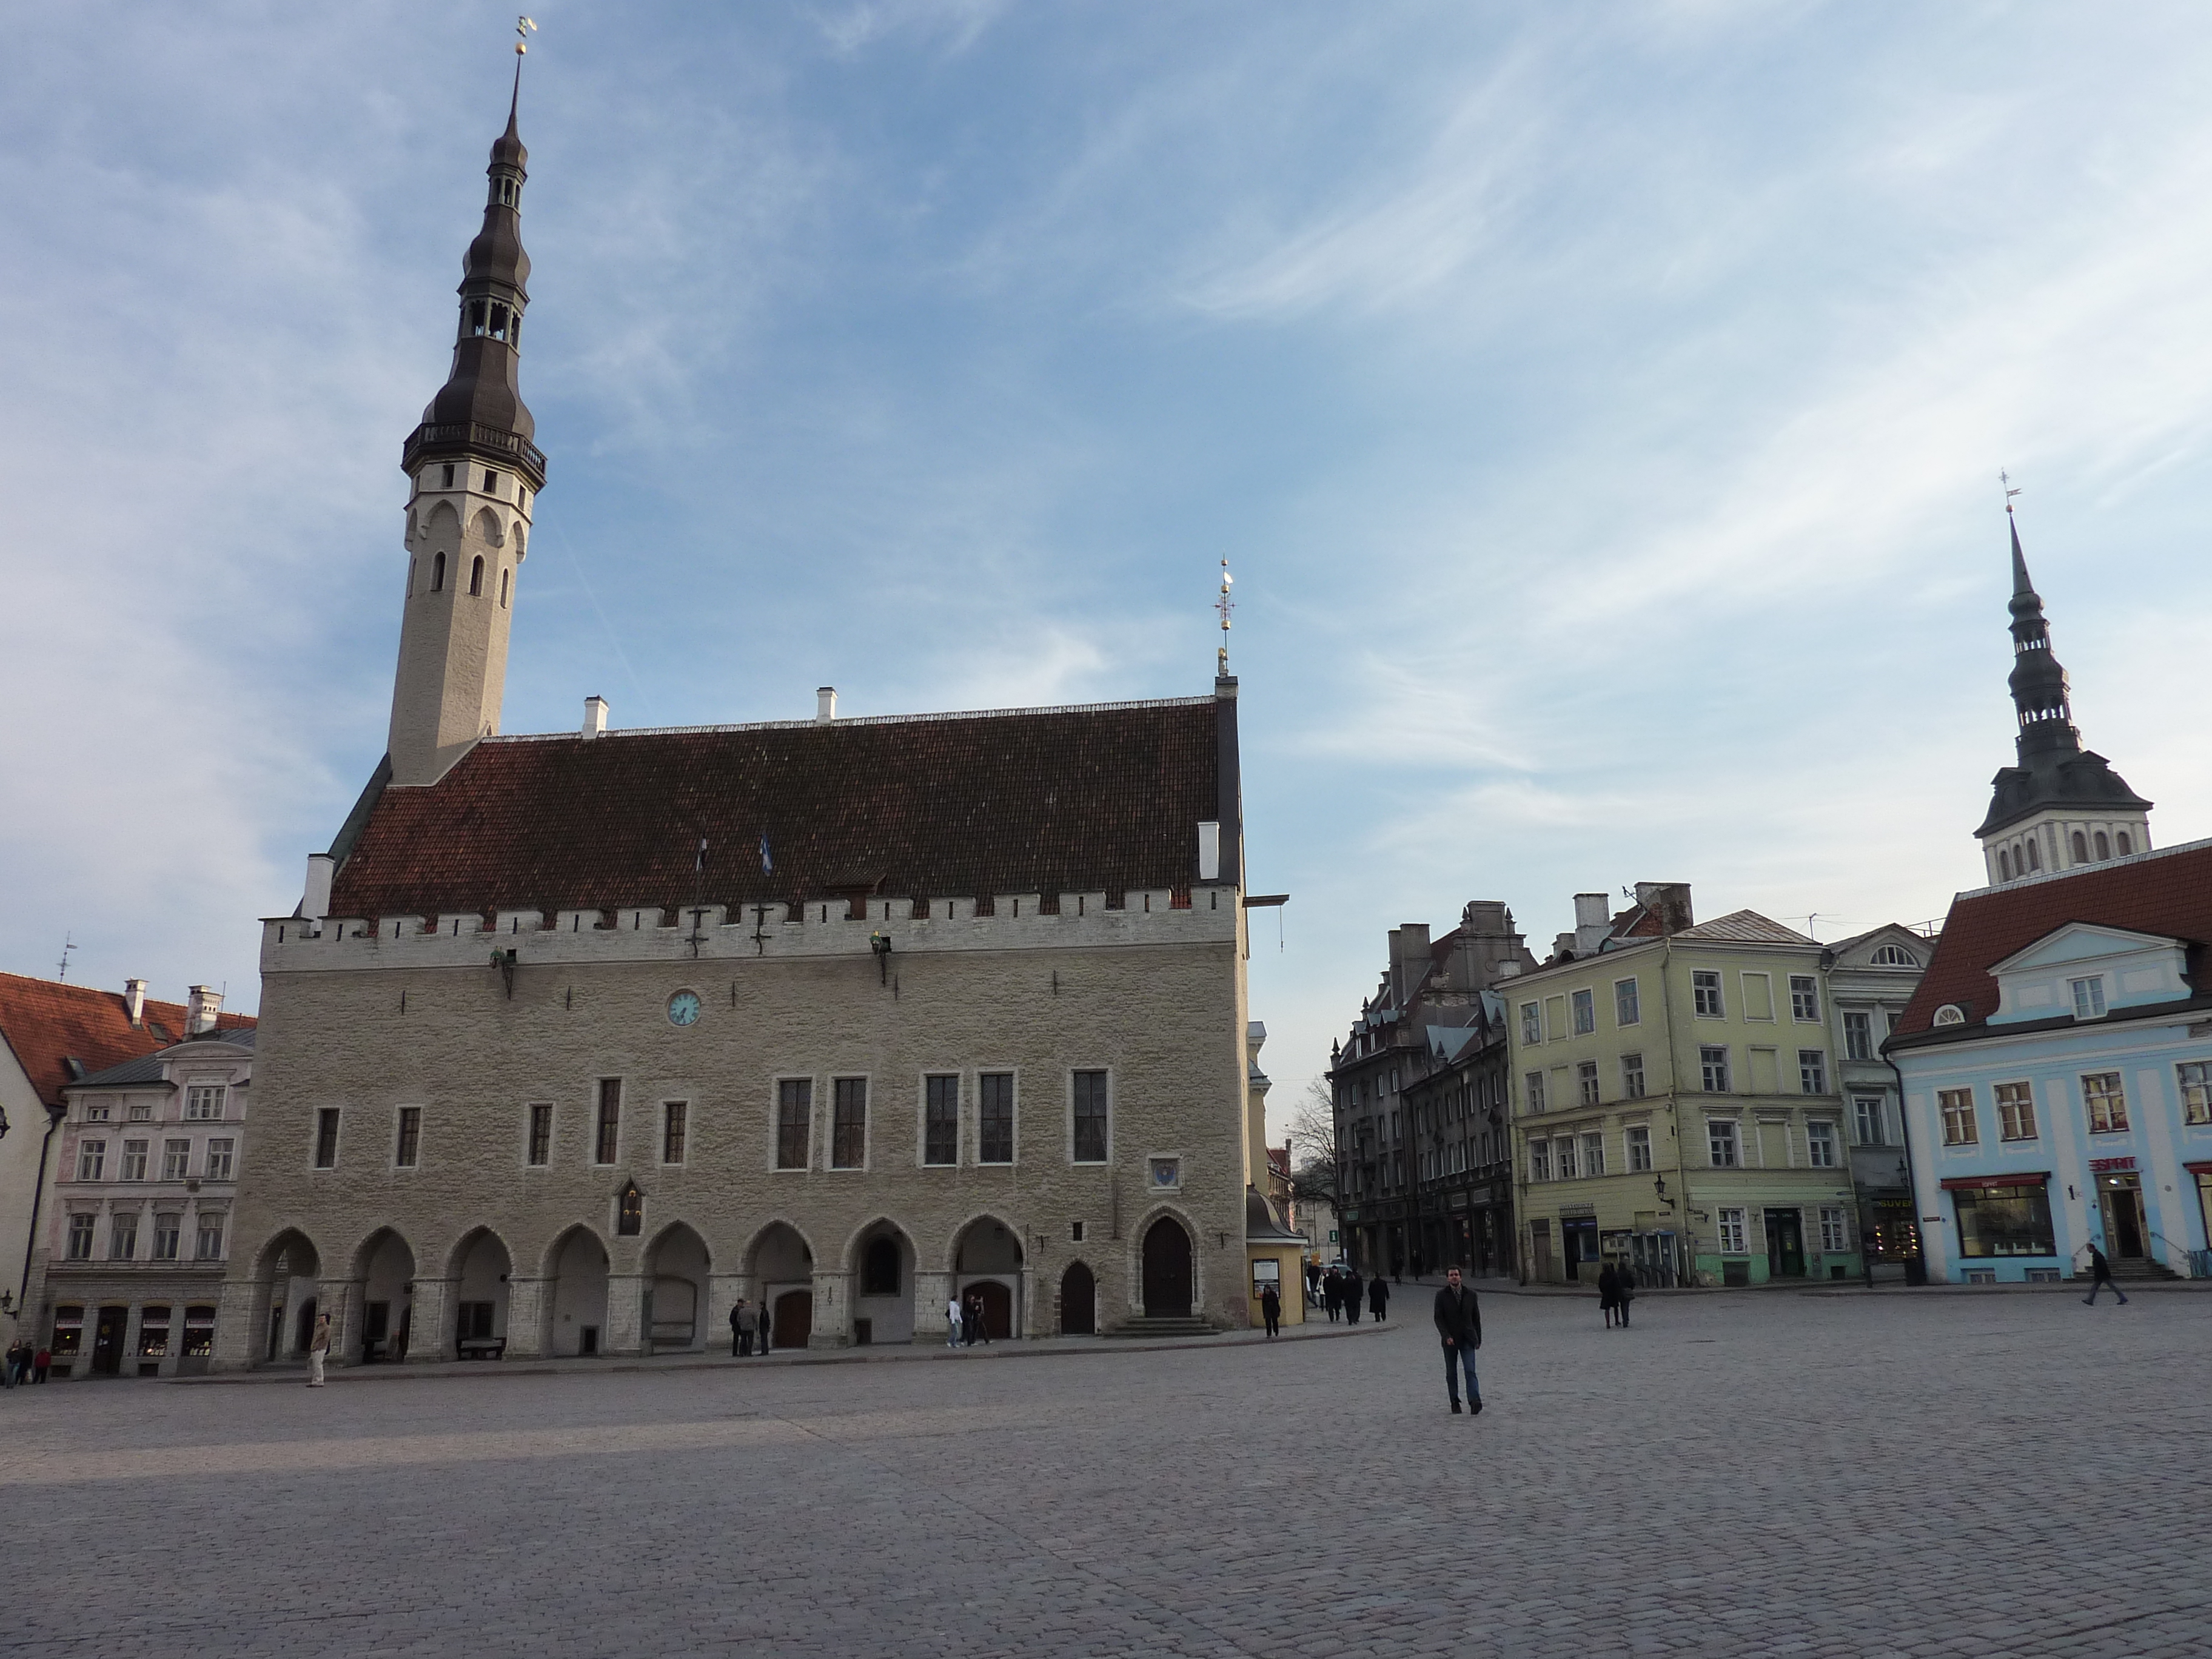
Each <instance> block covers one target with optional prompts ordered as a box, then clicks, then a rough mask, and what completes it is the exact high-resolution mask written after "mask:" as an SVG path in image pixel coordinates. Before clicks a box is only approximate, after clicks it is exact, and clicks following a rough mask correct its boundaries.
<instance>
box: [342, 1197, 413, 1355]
mask: <svg viewBox="0 0 2212 1659" xmlns="http://www.w3.org/2000/svg"><path fill="white" fill-rule="evenodd" d="M353 1278H354V1279H355V1280H356V1282H357V1283H358V1284H359V1285H361V1324H360V1327H359V1328H358V1329H357V1330H356V1331H355V1332H353V1333H351V1335H352V1338H353V1340H354V1342H355V1344H356V1345H357V1346H355V1347H354V1351H353V1352H354V1358H356V1359H357V1360H358V1361H359V1362H360V1363H361V1364H364V1365H374V1364H379V1363H380V1362H383V1361H391V1360H398V1359H400V1358H404V1357H405V1355H406V1352H407V1343H408V1340H409V1338H410V1336H411V1335H412V1334H413V1332H412V1329H411V1327H412V1323H413V1316H414V1299H415V1252H414V1249H412V1248H411V1247H410V1245H409V1244H408V1243H407V1241H406V1240H405V1239H404V1238H403V1237H400V1235H399V1234H398V1232H397V1231H393V1230H392V1228H390V1227H383V1228H380V1229H378V1230H377V1231H375V1232H373V1233H371V1234H370V1235H369V1236H368V1238H367V1239H365V1240H364V1241H362V1247H361V1249H358V1250H356V1252H354V1258H353Z"/></svg>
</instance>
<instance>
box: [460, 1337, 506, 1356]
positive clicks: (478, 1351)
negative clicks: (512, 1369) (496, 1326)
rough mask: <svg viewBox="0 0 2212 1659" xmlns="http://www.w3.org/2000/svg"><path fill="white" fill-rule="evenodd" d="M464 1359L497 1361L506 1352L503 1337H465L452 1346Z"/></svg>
mask: <svg viewBox="0 0 2212 1659" xmlns="http://www.w3.org/2000/svg"><path fill="white" fill-rule="evenodd" d="M454 1346H455V1348H456V1349H458V1350H459V1353H460V1357H461V1358H464V1359H497V1358H499V1357H500V1356H501V1354H503V1353H505V1352H507V1339H506V1338H505V1337H503V1336H465V1337H463V1338H462V1339H461V1340H459V1342H457V1343H456V1344H454Z"/></svg>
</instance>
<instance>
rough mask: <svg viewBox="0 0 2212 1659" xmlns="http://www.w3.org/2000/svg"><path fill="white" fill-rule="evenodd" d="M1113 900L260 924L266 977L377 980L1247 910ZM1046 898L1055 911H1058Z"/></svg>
mask: <svg viewBox="0 0 2212 1659" xmlns="http://www.w3.org/2000/svg"><path fill="white" fill-rule="evenodd" d="M1117 897H1118V898H1119V900H1120V902H1118V903H1116V904H1111V905H1109V903H1108V902H1107V900H1108V895H1107V894H1105V893H1104V892H1074V893H1057V894H1052V895H1046V894H1042V893H998V894H994V895H993V896H991V897H990V898H989V899H988V900H977V899H973V898H935V899H909V898H896V897H894V898H880V897H878V898H870V899H866V900H849V899H846V898H843V897H830V898H821V899H808V900H805V901H804V902H776V903H759V904H744V905H738V906H729V905H722V904H702V905H698V906H684V907H683V908H671V907H667V906H663V905H652V904H641V905H622V906H618V907H617V908H613V909H610V910H559V911H556V912H555V913H554V914H553V915H552V917H551V918H550V921H549V920H548V918H547V916H546V915H545V913H544V911H542V910H501V911H497V912H494V913H491V914H489V915H487V914H483V913H479V912H475V911H461V912H448V913H447V914H444V915H436V916H379V917H373V918H371V917H345V918H341V917H335V916H333V917H327V918H325V919H323V920H321V921H314V920H310V919H305V918H302V917H299V916H273V917H270V918H269V919H268V920H266V921H264V922H263V923H262V925H261V969H262V971H263V972H264V973H266V974H277V973H313V972H328V971H338V970H345V971H358V970H360V969H374V968H397V967H407V968H480V967H482V966H483V964H484V963H485V961H486V959H487V957H488V954H489V952H492V951H515V952H517V957H516V960H517V961H518V962H519V963H617V962H657V961H675V960H678V959H679V958H682V959H691V958H695V957H696V958H701V959H705V958H712V959H715V960H736V959H742V958H747V957H750V958H766V957H781V958H802V957H853V956H860V957H866V956H868V955H870V954H872V953H873V952H875V951H877V950H878V941H884V940H887V941H888V942H889V944H890V954H891V956H892V957H893V958H894V960H896V957H899V956H902V955H905V954H908V953H915V952H925V951H1019V950H1042V949H1052V950H1066V949H1070V948H1073V949H1078V950H1081V949H1089V948H1098V947H1107V946H1122V945H1196V944H1233V943H1234V942H1235V941H1236V939H1237V907H1238V904H1239V902H1240V901H1239V897H1238V895H1237V890H1235V889H1234V888H1231V887H1201V888H1199V889H1198V890H1195V891H1194V892H1191V893H1188V894H1184V893H1178V892H1176V891H1175V890H1172V889H1169V888H1157V889H1148V890H1139V891H1135V892H1130V893H1126V894H1121V895H1118V896H1117ZM1048 898H1049V899H1051V900H1053V901H1055V902H1056V908H1055V905H1054V903H1048V902H1047V900H1048Z"/></svg>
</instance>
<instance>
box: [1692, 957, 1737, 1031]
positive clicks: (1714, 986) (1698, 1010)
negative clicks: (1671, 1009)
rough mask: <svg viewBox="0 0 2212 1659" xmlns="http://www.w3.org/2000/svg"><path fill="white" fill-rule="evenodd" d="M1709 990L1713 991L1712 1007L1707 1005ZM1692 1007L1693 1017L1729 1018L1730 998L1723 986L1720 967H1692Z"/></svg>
mask: <svg viewBox="0 0 2212 1659" xmlns="http://www.w3.org/2000/svg"><path fill="white" fill-rule="evenodd" d="M1708 981H1710V982H1708ZM1708 992H1710V993H1711V1003H1712V1006H1711V1007H1710V1008H1708V1007H1707V1006H1705V1004H1706V1001H1707V1000H1708V999H1707V996H1706V994H1707V993H1708ZM1690 1007H1691V1010H1692V1015H1693V1017H1694V1018H1699V1019H1726V1018H1728V998H1727V995H1726V994H1725V993H1724V992H1723V989H1722V987H1721V973H1720V969H1717V968H1692V969H1691V970H1690Z"/></svg>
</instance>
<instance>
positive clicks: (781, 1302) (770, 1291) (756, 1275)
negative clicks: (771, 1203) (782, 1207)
mask: <svg viewBox="0 0 2212 1659" xmlns="http://www.w3.org/2000/svg"><path fill="white" fill-rule="evenodd" d="M745 1270H746V1272H747V1273H748V1274H749V1275H750V1278H751V1279H752V1281H753V1286H754V1289H755V1290H756V1291H757V1293H758V1295H759V1297H760V1305H761V1307H762V1308H763V1310H766V1311H767V1312H768V1313H769V1316H770V1327H771V1328H770V1332H769V1340H770V1341H772V1342H773V1343H774V1345H775V1346H776V1347H779V1348H787V1347H794V1346H795V1347H801V1348H803V1347H805V1346H806V1340H807V1338H809V1337H810V1336H811V1335H812V1334H814V1251H813V1249H811V1247H810V1246H809V1245H808V1244H807V1243H806V1239H805V1236H804V1235H802V1234H801V1233H800V1232H799V1229H798V1228H796V1227H794V1226H793V1225H791V1224H790V1223H789V1222H787V1221H778V1222H775V1223H774V1224H773V1225H770V1226H769V1228H768V1229H767V1230H766V1231H763V1233H762V1234H761V1236H760V1237H758V1238H757V1239H755V1240H754V1241H753V1247H752V1249H750V1251H748V1252H747V1253H746V1256H745ZM794 1296H796V1297H801V1298H803V1299H802V1300H800V1301H797V1302H793V1301H792V1300H791V1298H792V1297H794Z"/></svg>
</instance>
